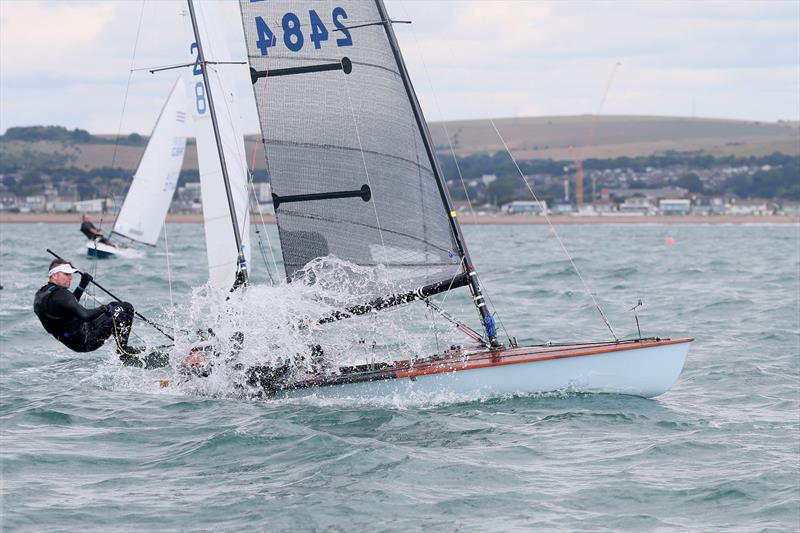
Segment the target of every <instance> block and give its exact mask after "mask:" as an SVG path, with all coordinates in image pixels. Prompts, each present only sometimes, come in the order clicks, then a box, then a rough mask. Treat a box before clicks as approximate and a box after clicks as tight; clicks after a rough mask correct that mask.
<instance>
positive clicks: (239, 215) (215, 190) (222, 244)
mask: <svg viewBox="0 0 800 533" xmlns="http://www.w3.org/2000/svg"><path fill="white" fill-rule="evenodd" d="M190 2H192V3H191V4H190V7H193V8H194V12H195V18H196V23H197V32H198V39H199V40H200V43H201V46H202V49H203V54H204V60H205V62H206V63H205V65H201V63H200V57H199V47H198V43H197V40H195V41H194V42H192V43H191V45H189V46H188V50H187V51H188V52H189V53H190V54H191V57H192V61H195V62H196V63H195V65H194V66H193V67H192V68H191V75H190V76H189V79H190V81H189V83H188V86H189V94H190V97H189V101H190V106H191V108H192V116H193V118H194V128H195V136H196V140H197V162H198V165H199V168H200V189H201V196H202V201H203V220H204V227H205V233H206V253H207V256H208V272H209V281H210V283H211V285H212V286H213V287H215V288H217V289H221V290H229V289H230V288H231V287H233V285H234V282H235V280H236V274H237V271H238V268H239V252H240V250H238V249H237V248H236V239H235V235H234V233H235V231H234V225H233V221H232V218H231V207H230V205H229V202H228V191H227V190H226V185H225V181H224V179H223V175H222V174H223V172H222V163H221V160H223V159H224V161H225V167H226V171H227V176H228V182H229V185H230V196H231V200H232V203H233V211H234V212H235V219H236V226H237V228H238V233H239V235H240V239H241V246H242V248H243V251H244V257H245V259H246V261H247V262H248V263H249V262H250V216H249V209H248V193H247V176H248V171H247V163H246V157H245V149H244V137H243V135H242V131H241V126H240V121H241V117H240V111H239V103H238V101H237V100H238V95H237V83H236V77H237V75H238V76H240V77H242V76H244V74H243V71H242V70H241V66H239V67H238V68H234V66H233V65H226V64H220V63H229V62H230V57H231V56H230V52H229V51H228V45H227V42H226V36H225V35H224V34H222V33H220V32H219V31H217V27H216V25H217V23H218V22H219V20H220V16H221V15H220V5H219V2H218V1H198V0H190ZM189 22H190V21H189V20H188V17H187V23H189ZM192 31H193V30H192ZM203 69H206V72H205V74H206V80H205V82H207V84H208V85H206V83H205V82H204V80H203ZM206 88H208V89H209V90H210V92H211V94H213V98H214V104H215V106H216V119H217V120H216V126H217V132H216V133H218V134H219V140H220V144H221V147H222V154H220V153H219V151H218V149H217V148H218V146H217V138H216V134H215V131H214V129H215V128H214V123H213V122H212V117H211V111H212V110H211V107H210V106H209V98H210V95H209V94H207V91H206Z"/></svg>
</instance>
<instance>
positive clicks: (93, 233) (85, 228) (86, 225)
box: [81, 220, 111, 244]
mask: <svg viewBox="0 0 800 533" xmlns="http://www.w3.org/2000/svg"><path fill="white" fill-rule="evenodd" d="M99 232H100V230H98V229H97V227H96V226H95V225H94V224H92V223H91V222H89V221H88V220H87V221H85V222H82V223H81V233H83V234H84V235H86V238H87V239H89V240H90V241H94V240H97V241H98V242H102V243H104V244H111V243H110V242H109V241H108V239H106V238H105V237H103V235H102V234H100V235H98V233H99Z"/></svg>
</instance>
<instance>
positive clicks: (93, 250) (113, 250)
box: [85, 241, 144, 259]
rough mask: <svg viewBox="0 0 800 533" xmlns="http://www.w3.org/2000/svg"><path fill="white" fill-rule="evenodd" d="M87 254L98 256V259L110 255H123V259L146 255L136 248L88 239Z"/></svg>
mask: <svg viewBox="0 0 800 533" xmlns="http://www.w3.org/2000/svg"><path fill="white" fill-rule="evenodd" d="M85 250H86V255H87V256H89V257H96V258H98V259H105V258H109V257H121V258H123V259H139V258H142V257H144V252H142V251H141V250H137V249H135V248H125V247H122V246H110V245H108V244H104V243H102V242H97V241H87V242H86V246H85Z"/></svg>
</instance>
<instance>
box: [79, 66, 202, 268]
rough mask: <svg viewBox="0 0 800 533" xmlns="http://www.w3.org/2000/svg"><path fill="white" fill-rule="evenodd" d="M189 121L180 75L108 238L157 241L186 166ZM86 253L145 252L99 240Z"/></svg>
mask: <svg viewBox="0 0 800 533" xmlns="http://www.w3.org/2000/svg"><path fill="white" fill-rule="evenodd" d="M186 121H187V114H186V89H185V85H184V81H183V78H182V77H179V78H178V79H177V80H176V81H175V84H174V85H173V86H172V90H171V91H170V93H169V96H168V97H167V101H166V102H165V103H164V107H163V108H162V109H161V113H160V114H159V116H158V120H157V121H156V124H155V126H154V128H153V132H152V134H151V135H150V140H149V141H148V142H147V147H146V148H145V150H144V154H143V155H142V158H141V160H140V161H139V166H138V168H137V169H136V173H135V174H134V176H133V182H132V183H131V186H130V189H129V190H128V194H127V195H126V196H125V201H124V202H123V203H122V208H121V209H120V211H119V214H118V215H117V219H116V220H115V221H114V227H113V229H112V230H111V235H110V236H109V238H113V237H114V236H120V237H124V238H126V239H128V240H129V241H130V242H137V243H141V244H146V245H148V246H155V245H156V242H158V237H159V234H160V233H161V228H162V227H163V226H164V221H165V220H166V217H167V211H169V205H170V203H171V202H172V197H173V196H174V194H175V187H176V186H177V184H178V177H179V176H180V173H181V167H182V166H183V156H184V153H185V152H186V136H187V129H186V128H187V126H186ZM86 254H87V255H88V256H89V257H95V258H98V259H104V258H109V257H123V258H126V259H133V258H139V257H143V255H144V254H143V253H142V252H141V250H137V249H135V248H132V247H129V246H127V242H124V241H120V242H117V243H116V244H105V243H102V242H99V241H98V240H94V241H88V242H87V243H86Z"/></svg>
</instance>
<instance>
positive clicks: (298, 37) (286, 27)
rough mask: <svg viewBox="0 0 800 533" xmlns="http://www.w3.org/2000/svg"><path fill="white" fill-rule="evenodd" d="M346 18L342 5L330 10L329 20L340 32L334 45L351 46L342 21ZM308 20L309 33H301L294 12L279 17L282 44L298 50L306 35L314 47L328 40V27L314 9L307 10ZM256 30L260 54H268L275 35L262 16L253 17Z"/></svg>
mask: <svg viewBox="0 0 800 533" xmlns="http://www.w3.org/2000/svg"><path fill="white" fill-rule="evenodd" d="M344 19H347V13H346V12H345V10H344V8H342V7H335V8H333V11H331V20H332V22H333V25H334V26H336V30H338V31H339V33H341V35H342V37H341V38H339V39H336V46H352V45H353V38H352V37H351V36H350V31H349V30H348V29H347V28H346V27H345V25H344V24H343V23H342V20H344ZM308 21H309V24H310V26H311V33H308V34H304V33H303V25H302V24H301V22H300V17H298V16H297V15H296V14H295V13H291V12H289V13H286V14H285V15H283V18H282V19H281V29H282V30H283V44H284V45H286V48H288V49H289V50H291V51H292V52H299V51H300V50H302V49H303V45H304V44H305V43H306V37H308V40H310V41H311V43H312V44H313V45H314V48H315V49H317V50H319V49H320V48H321V47H322V42H323V41H327V40H328V28H326V27H325V23H323V22H322V19H321V18H320V16H319V15H318V14H317V11H316V10H315V9H312V10H310V11H309V12H308ZM255 23H256V31H257V32H258V40H257V41H256V46H257V47H258V49H259V50H260V51H261V55H262V56H265V55H268V52H269V49H270V48H271V47H273V46H275V45H276V44H277V37H276V36H275V33H274V32H273V31H272V29H271V28H270V27H269V26H268V25H267V23H266V21H265V20H264V19H263V18H262V17H256V18H255Z"/></svg>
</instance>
